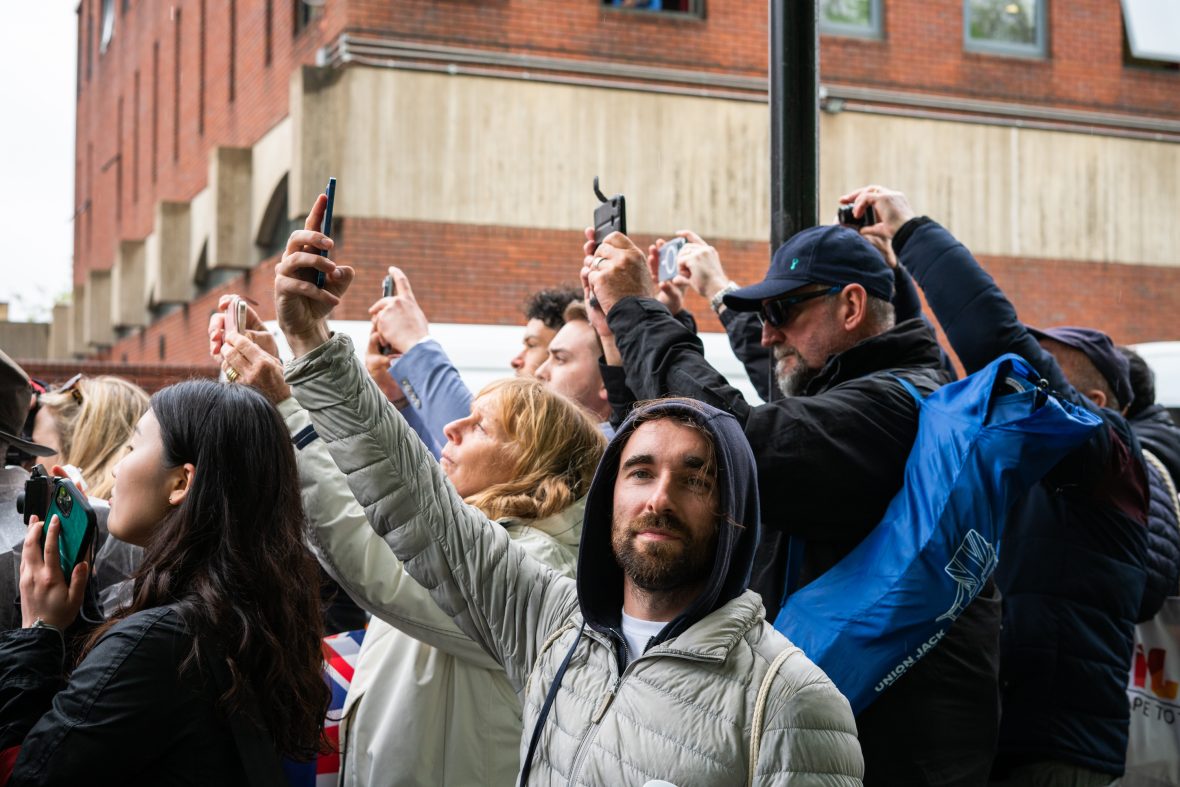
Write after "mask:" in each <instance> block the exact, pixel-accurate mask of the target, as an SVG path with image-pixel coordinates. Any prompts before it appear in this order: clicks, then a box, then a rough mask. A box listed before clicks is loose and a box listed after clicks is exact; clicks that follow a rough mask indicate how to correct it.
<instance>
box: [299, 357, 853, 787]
mask: <svg viewBox="0 0 1180 787" xmlns="http://www.w3.org/2000/svg"><path fill="white" fill-rule="evenodd" d="M287 380H288V382H289V383H290V384H291V385H292V388H293V391H294V394H295V396H296V398H297V399H298V400H299V401H300V403H301V404H302V405H303V406H304V407H305V408H306V409H307V411H308V413H309V414H310V416H311V419H312V422H313V424H314V425H315V427H316V431H317V432H318V433H319V434H320V436H321V438H322V439H323V440H324V441H325V442H326V444H327V445H328V449H329V451H330V452H331V454H332V457H333V459H334V460H335V461H336V463H337V465H339V467H340V469H341V470H343V471H344V472H345V474H346V475H347V476H348V481H349V485H350V487H351V488H352V491H353V494H354V495H355V496H356V499H357V500H358V501H359V502H360V503H361V505H362V506H363V507H364V509H365V514H366V516H367V517H368V519H369V522H370V524H371V525H372V526H373V528H374V529H375V530H376V531H377V533H379V534H380V535H382V536H383V537H384V538H385V540H386V542H387V543H388V544H389V545H390V547H392V549H393V551H394V553H395V554H396V555H397V556H398V558H399V559H401V560H402V561H403V562H404V563H405V566H406V569H407V571H409V573H410V574H411V575H412V576H413V577H414V578H415V579H416V580H417V581H418V582H419V583H420V584H422V585H423V586H424V587H426V588H428V589H429V590H430V591H431V594H432V596H433V597H434V599H435V601H436V602H437V603H438V604H439V606H440V607H441V608H442V609H443V610H444V611H445V612H447V613H448V614H449V615H451V616H452V617H453V619H454V620H455V622H456V623H457V624H458V625H459V627H460V628H462V629H463V630H464V631H465V632H466V633H467V634H468V635H469V636H471V637H472V638H473V639H474V640H475V641H476V642H478V643H480V644H481V645H482V646H483V647H484V648H485V649H487V651H488V652H489V653H490V654H491V655H492V656H493V658H495V659H496V660H497V661H499V662H500V663H501V664H502V665H503V666H504V669H505V671H506V672H507V674H508V676H509V679H510V680H511V681H512V683H513V684H514V685H516V686H518V687H523V689H524V692H523V699H524V718H523V722H524V735H523V736H522V739H521V756H522V759H523V758H524V755H525V753H526V752H527V744H528V739H529V737H530V736H531V731H532V729H533V727H534V725H535V723H536V720H537V717H538V712H539V709H540V707H541V705H542V703H543V702H544V698H545V695H546V692H547V691H548V689H549V687H550V685H551V684H552V682H553V679H554V675H555V673H556V672H557V669H558V666H559V664H560V663H561V661H562V659H563V658H564V657H565V655H566V653H567V652H568V651H570V649H571V647H572V646H573V645H574V642H575V639H577V637H578V632H579V630H581V629H583V627H584V635H583V636H582V637H581V640H580V641H579V642H578V645H577V647H576V649H575V650H574V652H573V655H572V658H571V660H570V665H569V670H568V672H567V673H566V675H565V678H564V680H563V681H562V682H561V685H560V689H559V691H558V692H557V696H556V700H555V702H554V706H553V709H552V711H551V713H550V714H549V716H548V720H547V722H546V725H545V727H544V730H543V734H542V739H541V743H540V746H539V749H538V754H537V756H536V757H535V759H534V761H533V768H532V777H531V779H530V784H611V785H636V786H637V787H638V785H642V784H644V783H645V782H647V781H649V780H651V779H664V780H667V781H670V782H672V783H674V784H680V785H687V784H693V785H705V786H708V785H732V784H734V783H740V782H741V781H743V780H744V778H745V775H746V773H747V771H748V770H750V769H751V763H750V762H749V750H750V732H751V721H752V718H753V710H754V707H755V704H756V700H757V695H758V692H759V689H760V687H761V685H762V683H763V679H764V678H765V677H766V675H767V673H768V670H769V667H770V665H771V662H772V661H773V660H774V659H775V658H776V657H777V656H779V654H781V653H783V652H786V653H787V656H786V659H785V661H784V662H782V664H781V666H780V667H779V669H778V671H777V674H776V675H775V677H773V679H772V682H771V683H770V692H769V695H768V697H767V701H766V704H765V714H764V719H765V721H764V724H763V737H762V742H761V746H760V748H759V751H758V755H757V761H756V762H755V763H753V766H752V770H753V772H754V774H755V777H754V783H755V784H759V785H791V786H792V787H801V786H803V785H817V786H818V785H854V784H859V783H860V778H861V775H862V771H863V763H862V760H861V755H860V749H859V746H858V744H857V741H856V737H855V735H856V728H855V723H854V721H853V718H852V713H851V710H850V708H849V706H848V702H847V700H845V699H844V697H843V696H842V695H840V694H839V692H838V691H837V690H836V688H835V687H834V686H833V685H832V683H831V681H829V680H828V678H827V676H825V675H824V674H823V672H821V671H820V670H819V669H818V668H817V667H816V666H815V665H814V664H812V663H811V662H810V661H809V660H808V659H807V657H806V656H804V655H803V653H802V652H801V651H799V650H798V649H797V648H794V646H792V645H791V644H790V643H789V642H788V641H787V640H786V639H785V638H784V637H782V636H781V635H780V634H778V633H777V632H775V631H774V630H773V629H772V628H771V627H770V626H769V624H767V623H766V622H765V620H764V619H763V610H762V604H761V600H760V599H759V597H758V596H757V594H755V593H752V592H750V591H744V590H742V589H741V588H742V587H744V582H745V581H746V580H748V577H749V571H750V564H751V562H752V558H753V549H754V544H755V543H756V541H757V531H758V520H757V492H756V487H755V485H754V480H753V472H752V470H753V459H752V457H751V456H750V452H749V447H748V445H747V444H746V443H745V441H744V439H742V437H741V432H740V430H739V429H738V427H737V424H736V422H734V421H733V419H732V418H731V417H729V416H726V415H724V414H721V413H720V412H718V411H716V410H712V408H707V407H705V406H701V407H699V408H687V409H689V410H693V411H695V412H696V413H698V420H699V422H700V423H701V424H702V425H703V426H705V427H706V428H708V429H710V430H711V431H712V432H713V433H714V435H715V441H716V443H717V445H718V480H719V486H720V489H721V497H720V500H721V503H722V506H723V507H724V508H726V510H727V513H728V514H729V515H730V516H731V517H732V518H733V520H734V521H735V522H738V523H741V524H742V525H744V527H732V528H724V527H723V528H722V529H721V531H720V532H723V533H730V534H731V535H728V536H725V537H721V536H719V545H718V549H717V559H716V563H715V566H714V571H713V575H712V577H711V580H710V582H709V584H708V587H707V589H706V591H705V592H704V593H703V594H702V597H701V599H698V602H695V603H694V605H693V606H692V607H690V609H689V610H688V612H686V614H685V615H683V616H682V617H681V618H678V619H677V620H675V621H673V622H671V623H669V624H668V626H667V627H666V628H665V630H664V631H663V632H661V634H660V635H659V636H657V637H655V638H653V640H652V643H651V644H650V645H649V647H648V649H647V650H646V651H645V652H644V653H643V654H642V655H639V656H637V657H635V658H633V659H631V660H629V661H628V660H627V659H626V657H625V655H624V650H623V646H622V639H621V637H620V636H618V635H617V633H616V632H615V631H614V630H613V628H614V627H613V626H612V625H611V623H612V621H611V619H610V616H611V615H613V616H614V618H615V619H616V620H617V618H618V617H619V612H620V611H621V582H615V581H613V580H614V579H615V578H616V576H618V574H617V571H618V569H617V567H615V568H614V572H615V573H614V574H612V573H611V569H610V568H609V567H608V566H606V565H605V564H604V563H603V562H602V560H601V558H600V556H601V555H602V554H603V550H605V549H608V548H609V543H608V542H609V523H610V519H609V517H605V518H604V517H603V513H604V512H603V505H604V503H605V504H607V505H609V498H610V493H611V489H612V488H613V477H614V473H615V467H614V466H613V465H617V463H618V453H619V447H620V446H621V445H622V444H623V443H625V442H626V440H627V438H628V436H629V434H630V430H631V429H633V428H634V427H633V424H630V423H629V424H625V425H624V427H623V429H621V430H620V433H619V435H618V436H617V437H616V439H615V440H614V441H612V443H611V446H610V447H609V448H608V449H607V457H606V458H604V460H603V463H602V465H601V466H600V468H599V473H598V475H597V476H596V478H595V482H594V484H593V486H592V487H591V491H590V494H589V496H588V502H587V516H586V522H585V525H584V529H583V540H582V548H581V551H580V555H579V565H578V573H579V579H578V581H577V582H578V584H577V585H575V583H574V581H572V580H570V579H568V578H566V577H562V576H561V575H560V574H558V573H557V572H555V571H553V570H551V569H549V568H547V567H546V566H544V565H543V564H541V563H539V562H537V561H536V560H533V559H532V558H530V557H529V556H528V555H527V554H526V553H525V552H524V550H522V549H520V548H519V547H518V546H517V545H515V544H513V543H512V542H511V540H510V539H509V537H508V535H507V534H506V533H505V532H504V531H503V529H502V528H495V527H488V525H487V520H486V519H485V518H484V517H483V515H482V514H480V513H479V512H478V511H477V510H475V509H473V508H470V507H469V506H466V505H464V504H463V503H462V501H461V500H460V499H459V498H458V496H457V495H456V493H455V491H454V489H453V487H452V486H451V485H450V483H449V482H448V481H447V480H446V478H445V477H444V476H443V474H442V472H441V470H440V469H439V468H438V466H437V464H436V463H435V462H434V461H433V459H432V458H431V457H430V456H429V454H427V452H426V450H425V449H424V448H423V447H422V445H421V442H420V441H419V440H417V438H416V437H415V436H414V435H413V434H412V433H411V432H410V430H409V428H408V427H407V426H406V424H405V423H404V421H403V420H402V419H401V418H400V416H399V415H398V414H397V411H396V410H395V409H393V408H392V407H391V406H389V405H388V404H387V403H386V402H385V400H384V397H382V396H381V394H380V392H379V391H378V390H377V388H376V386H375V384H374V383H373V382H372V381H371V380H370V379H369V377H368V375H367V374H366V373H365V371H364V369H363V368H362V367H361V366H360V364H359V362H358V361H357V360H356V358H355V355H354V353H353V348H352V343H351V342H350V341H349V340H348V338H347V337H345V336H336V337H335V338H333V339H331V340H330V341H328V342H326V343H325V344H324V345H322V346H321V347H319V348H317V349H316V350H313V351H312V352H311V353H309V354H308V355H306V356H304V357H303V358H300V359H298V360H297V361H295V362H294V363H293V364H291V365H290V366H289V367H288V370H287ZM681 406H683V405H681ZM735 436H736V438H737V439H736V440H735V439H734V438H735ZM612 463H613V465H612ZM611 562H612V565H613V561H611ZM587 571H589V576H587V574H586V572H587ZM616 586H617V587H616ZM739 586H740V587H739ZM616 595H617V596H619V598H620V601H619V604H618V605H617V606H614V600H615V597H616ZM588 601H589V602H591V603H587V602H588ZM612 606H614V608H613V610H612Z"/></svg>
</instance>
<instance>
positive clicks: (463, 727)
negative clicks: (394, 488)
mask: <svg viewBox="0 0 1180 787" xmlns="http://www.w3.org/2000/svg"><path fill="white" fill-rule="evenodd" d="M227 303H228V301H227V300H226V299H225V298H223V299H222V303H221V304H220V308H222V309H224V308H225V306H226V304H227ZM245 327H247V328H255V329H257V330H248V331H246V333H244V334H242V333H237V332H231V333H228V334H227V332H226V331H225V328H224V319H223V316H222V314H221V313H220V312H219V313H216V314H214V316H213V318H212V319H211V320H210V323H209V339H210V351H211V353H212V354H213V356H214V357H215V358H217V359H218V360H221V361H222V362H223V364H225V365H227V366H229V367H230V368H233V369H234V371H235V375H234V377H235V379H237V380H240V382H242V383H246V384H249V385H253V386H255V387H257V388H259V389H260V390H261V391H262V392H263V393H264V394H265V395H266V396H267V398H269V399H270V400H271V401H272V402H275V403H276V404H277V407H278V410H279V413H280V414H281V415H282V416H283V419H284V420H285V421H286V424H287V428H288V429H289V430H290V432H291V436H292V440H293V442H294V443H295V447H296V449H297V450H296V452H295V455H296V460H297V463H298V467H299V480H300V487H301V495H302V498H303V504H304V508H305V509H306V512H307V522H308V530H307V540H308V543H309V545H310V546H311V548H312V550H313V552H315V554H316V557H317V558H319V561H320V564H321V565H322V566H323V567H324V569H325V570H326V571H327V572H328V573H329V574H330V575H331V576H332V578H333V579H335V580H336V581H337V582H338V583H339V584H340V586H341V587H342V588H343V589H344V590H346V591H347V592H348V594H349V595H350V596H351V597H352V598H353V600H355V601H356V602H357V603H358V604H360V605H361V606H362V607H364V608H365V609H366V610H367V611H368V612H370V613H371V614H372V615H373V619H372V622H371V623H370V624H369V628H368V630H367V631H366V632H365V638H364V643H363V645H362V647H361V651H360V654H359V656H358V661H357V664H356V668H355V671H354V675H353V679H352V683H351V685H350V687H349V693H348V696H347V698H346V700H345V705H344V708H343V711H342V715H343V720H342V722H341V725H340V733H339V735H340V738H339V740H340V783H341V784H342V785H346V786H347V787H409V786H410V785H430V787H437V786H439V785H445V786H446V787H475V786H476V785H479V786H480V787H482V786H483V785H499V784H512V783H513V781H514V780H515V778H516V773H517V771H518V769H519V767H520V759H519V745H520V736H521V705H520V698H519V696H518V695H517V694H516V692H515V691H514V690H513V688H512V685H511V683H510V682H509V680H508V677H507V675H506V673H505V672H504V669H503V668H502V667H501V666H500V665H499V664H498V663H497V662H496V661H495V660H494V659H492V657H491V656H489V655H488V654H487V652H486V651H485V650H484V649H483V648H482V647H481V646H480V645H478V644H476V643H475V642H474V641H472V640H471V639H470V638H469V637H468V636H467V635H466V634H464V633H463V632H462V631H460V630H459V628H458V626H456V625H455V623H454V622H453V621H452V620H451V618H450V616H449V615H447V614H446V613H445V612H443V610H441V609H440V608H439V607H438V605H437V604H435V602H434V600H433V599H432V598H431V597H430V594H429V592H428V591H427V590H426V589H425V588H423V587H422V586H421V585H419V584H418V583H417V582H415V581H414V579H413V578H411V577H410V575H409V574H407V573H406V571H405V568H404V567H403V565H402V564H401V562H400V561H398V559H397V558H396V557H395V556H394V554H393V551H392V550H391V549H390V548H389V546H388V545H387V544H386V543H385V542H384V541H383V540H382V539H381V537H380V536H378V535H377V533H376V532H374V530H373V528H372V527H371V526H370V525H369V523H368V521H367V519H366V516H365V512H364V511H363V510H362V509H361V506H360V504H358V503H357V501H356V499H355V498H354V497H353V494H352V492H351V491H350V489H349V487H348V482H347V480H346V479H345V475H344V473H343V472H341V470H340V468H338V467H337V466H336V464H335V462H334V461H333V460H332V457H331V456H329V454H328V450H327V448H326V447H325V444H324V441H323V440H321V439H319V438H318V437H317V436H316V434H315V431H314V430H313V429H312V428H311V421H310V418H309V416H308V413H307V411H305V410H304V409H303V408H302V407H300V405H299V403H298V402H296V401H295V399H293V398H291V389H290V388H289V387H288V386H287V384H286V383H285V382H284V380H283V368H282V365H281V363H280V362H279V360H278V358H277V357H276V355H277V351H278V348H277V346H275V345H274V341H273V338H272V337H271V336H270V335H269V334H267V333H266V331H265V327H264V326H263V324H262V322H261V320H260V319H259V318H258V315H257V313H256V312H254V310H253V309H249V310H248V315H247V325H246V326H245ZM444 431H445V434H446V438H447V443H446V445H445V446H444V447H443V450H442V457H441V460H440V463H441V466H442V470H443V472H444V473H445V474H446V476H447V478H448V480H449V481H450V484H451V485H452V486H453V487H454V489H455V491H456V492H458V493H459V495H460V496H461V497H463V498H464V500H465V501H466V502H467V503H469V504H470V505H472V506H474V507H476V508H478V509H479V510H480V511H482V512H483V513H484V515H485V516H487V518H488V519H489V520H491V523H492V524H491V525H490V526H496V527H502V528H504V531H505V532H506V533H507V535H508V536H509V538H510V539H512V541H513V542H514V543H516V544H518V545H520V546H521V547H523V548H524V549H525V550H526V551H527V552H528V554H529V555H530V556H531V557H533V558H535V559H537V560H539V561H541V562H542V563H545V564H546V565H548V566H549V567H551V568H553V569H554V570H556V571H558V572H560V573H561V574H563V575H565V576H569V577H573V576H574V573H575V568H576V566H577V555H578V544H579V541H580V539H581V533H582V515H583V512H584V510H585V500H584V497H585V495H586V492H587V490H588V489H589V488H590V481H591V480H592V478H593V476H594V470H595V468H596V467H597V465H598V461H599V459H600V458H601V457H602V453H603V451H604V449H605V448H606V438H605V437H604V436H603V434H602V432H601V431H600V429H599V427H598V425H597V423H596V422H595V420H594V419H593V418H592V417H591V416H590V415H589V414H588V413H586V412H585V411H584V410H582V409H581V408H580V407H578V405H576V404H575V403H574V402H572V401H571V400H569V399H567V398H565V397H563V396H560V395H558V394H554V393H552V392H551V391H549V390H548V389H547V388H546V387H545V386H543V385H542V384H541V383H540V382H538V381H537V380H536V379H533V378H517V379H508V380H500V381H497V382H494V383H491V384H490V385H488V386H487V387H485V388H484V389H483V390H482V391H480V393H479V394H478V395H477V396H476V397H475V399H474V400H473V401H472V404H471V414H470V415H469V416H468V417H466V418H461V419H459V420H457V421H454V422H452V423H450V424H448V425H447V426H446V427H445V429H444ZM346 469H349V470H353V469H355V468H346ZM370 472H373V473H376V474H380V473H381V468H380V467H373V468H371V469H370Z"/></svg>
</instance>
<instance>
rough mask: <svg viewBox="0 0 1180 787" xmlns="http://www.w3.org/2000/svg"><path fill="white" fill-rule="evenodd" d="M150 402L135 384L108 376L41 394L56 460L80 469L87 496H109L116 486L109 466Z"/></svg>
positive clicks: (111, 466)
mask: <svg viewBox="0 0 1180 787" xmlns="http://www.w3.org/2000/svg"><path fill="white" fill-rule="evenodd" d="M79 398H80V399H81V401H80V402H79ZM148 402H149V400H148V395H147V393H146V392H145V391H144V390H143V389H142V388H140V387H139V386H138V385H135V384H134V383H130V382H128V381H126V380H124V379H122V378H120V377H111V376H102V377H83V378H82V379H81V380H79V381H78V382H77V383H75V385H74V388H73V389H71V390H69V391H54V392H50V393H47V394H42V395H41V399H40V405H41V407H44V408H47V409H48V410H49V412H50V414H51V415H52V416H53V420H54V421H55V422H56V424H57V433H58V435H59V436H60V439H61V445H59V446H58V455H59V456H60V463H61V464H63V465H74V466H76V467H77V468H78V469H79V470H81V471H82V477H83V478H84V479H86V484H87V490H86V491H87V493H88V494H89V495H91V496H93V497H98V498H104V499H105V498H106V497H108V496H110V494H111V490H112V489H114V486H115V479H114V477H113V476H112V475H111V469H112V468H114V466H115V463H116V462H117V461H119V457H120V456H121V455H122V452H123V447H124V446H125V445H127V441H128V440H130V439H131V432H132V431H133V430H134V429H135V424H136V423H138V422H139V419H140V417H141V416H142V415H143V414H144V413H145V412H147V409H148Z"/></svg>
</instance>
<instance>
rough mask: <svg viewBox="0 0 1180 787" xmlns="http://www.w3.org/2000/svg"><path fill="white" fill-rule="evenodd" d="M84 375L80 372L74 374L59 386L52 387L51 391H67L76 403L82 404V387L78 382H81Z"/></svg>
mask: <svg viewBox="0 0 1180 787" xmlns="http://www.w3.org/2000/svg"><path fill="white" fill-rule="evenodd" d="M85 376H86V375H84V374H82V373H78V374H75V375H74V376H73V377H71V378H70V379H68V380H66V381H65V382H64V383H62V385H61V386H60V387H58V388H54V389H53V393H68V394H70V396H72V397H74V401H75V402H76V403H78V404H82V387H81V386H80V385H79V383H81V382H82V379H83V378H84V377H85Z"/></svg>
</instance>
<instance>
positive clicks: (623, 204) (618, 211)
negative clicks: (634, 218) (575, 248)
mask: <svg viewBox="0 0 1180 787" xmlns="http://www.w3.org/2000/svg"><path fill="white" fill-rule="evenodd" d="M594 196H596V197H598V202H599V203H600V204H599V205H598V207H597V208H595V209H594V242H595V243H602V241H603V239H605V238H606V236H607V235H610V234H611V233H612V232H621V233H623V234H624V235H626V234H627V201H626V200H625V199H624V198H623V195H622V194H616V195H614V196H613V197H609V198H608V197H607V196H606V195H605V194H603V193H602V190H601V189H600V188H598V176H597V175H595V176H594Z"/></svg>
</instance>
